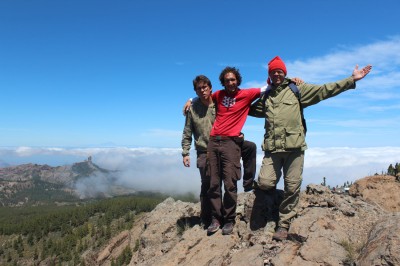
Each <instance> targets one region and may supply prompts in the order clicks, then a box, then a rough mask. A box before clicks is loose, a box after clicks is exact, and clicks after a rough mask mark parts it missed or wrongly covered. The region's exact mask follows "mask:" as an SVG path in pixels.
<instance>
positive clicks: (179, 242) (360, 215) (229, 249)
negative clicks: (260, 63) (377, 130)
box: [102, 181, 400, 266]
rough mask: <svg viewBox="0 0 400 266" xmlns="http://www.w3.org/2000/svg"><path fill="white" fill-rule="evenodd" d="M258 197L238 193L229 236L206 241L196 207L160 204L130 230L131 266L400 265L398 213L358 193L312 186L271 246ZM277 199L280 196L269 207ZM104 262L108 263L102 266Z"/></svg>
mask: <svg viewBox="0 0 400 266" xmlns="http://www.w3.org/2000/svg"><path fill="white" fill-rule="evenodd" d="M393 182H395V181H393ZM372 184H373V186H370V187H374V189H375V192H376V193H378V195H379V194H384V193H386V192H385V190H380V189H383V188H385V187H386V186H381V184H380V183H379V182H375V181H374V182H373V183H372ZM368 189H370V188H368ZM376 189H378V190H376ZM258 193H260V192H257V193H254V192H250V193H241V194H239V195H238V207H237V220H236V224H235V227H234V231H233V234H232V235H229V236H224V235H222V234H221V230H219V231H218V232H216V233H215V234H214V235H211V236H207V234H206V231H205V229H204V228H203V227H202V226H201V225H200V224H199V211H200V206H199V204H194V203H185V202H181V201H175V200H173V199H172V198H169V199H167V200H165V201H164V202H163V203H161V204H160V205H158V206H157V208H155V209H154V210H153V211H152V212H151V213H148V214H145V215H144V216H143V217H142V218H141V219H140V220H139V221H137V222H136V223H135V225H134V227H133V228H132V230H131V231H130V239H131V242H130V243H131V244H130V245H131V247H132V249H134V253H133V256H132V260H131V262H130V265H357V266H358V265H361V266H362V265H400V258H399V257H400V255H399V254H400V250H399V248H400V235H399V233H398V232H400V228H399V226H400V225H399V224H400V223H399V220H400V214H399V213H390V212H388V211H386V210H385V209H383V208H382V207H380V206H378V205H377V203H371V201H366V200H364V199H363V198H362V197H361V196H360V195H358V196H356V197H353V196H350V195H347V194H336V193H332V192H331V191H330V190H329V189H327V188H326V187H322V186H320V185H312V186H309V187H308V188H307V190H306V191H304V192H302V193H301V198H300V204H299V215H298V217H297V218H295V219H294V220H293V222H292V224H291V227H290V229H289V236H288V240H285V241H282V242H277V241H274V240H272V238H271V236H270V235H269V234H268V232H265V226H266V225H267V224H268V222H269V221H271V220H273V219H272V217H269V216H268V215H272V214H271V213H270V212H269V210H268V209H267V208H265V206H263V203H265V204H267V203H268V202H269V203H271V202H270V201H271V198H269V199H266V198H265V195H263V194H260V195H259V194H258ZM363 194H365V193H363ZM281 196H282V191H278V192H277V193H276V194H275V196H274V199H273V200H272V201H274V202H273V204H275V205H278V203H279V200H281ZM266 213H269V214H268V215H267V214H266ZM255 225H257V226H255ZM260 225H261V226H260ZM262 226H264V227H262ZM109 263H110V262H109V261H108V260H107V259H106V260H104V261H103V262H102V265H109Z"/></svg>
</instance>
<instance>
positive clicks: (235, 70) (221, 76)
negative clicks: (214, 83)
mask: <svg viewBox="0 0 400 266" xmlns="http://www.w3.org/2000/svg"><path fill="white" fill-rule="evenodd" d="M227 73H232V74H233V75H235V77H236V80H237V85H238V86H240V84H242V76H241V75H240V73H239V69H238V68H234V67H229V66H228V67H225V68H224V70H222V72H221V74H219V81H220V82H221V85H222V86H224V81H225V75H226V74H227Z"/></svg>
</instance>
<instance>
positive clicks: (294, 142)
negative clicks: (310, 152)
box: [283, 128, 304, 149]
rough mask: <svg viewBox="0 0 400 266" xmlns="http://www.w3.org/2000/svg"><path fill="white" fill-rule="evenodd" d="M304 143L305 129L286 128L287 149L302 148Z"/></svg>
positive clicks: (285, 144) (285, 145)
mask: <svg viewBox="0 0 400 266" xmlns="http://www.w3.org/2000/svg"><path fill="white" fill-rule="evenodd" d="M303 143H304V135H303V131H302V130H300V129H298V128H285V143H284V145H283V146H284V148H285V149H297V148H301V147H302V145H303Z"/></svg>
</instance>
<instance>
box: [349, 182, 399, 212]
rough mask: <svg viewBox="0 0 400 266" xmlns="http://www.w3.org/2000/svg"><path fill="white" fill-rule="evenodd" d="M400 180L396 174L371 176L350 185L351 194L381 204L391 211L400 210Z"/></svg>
mask: <svg viewBox="0 0 400 266" xmlns="http://www.w3.org/2000/svg"><path fill="white" fill-rule="evenodd" d="M399 192H400V182H398V181H397V182H396V177H394V176H379V175H378V176H369V177H365V178H363V179H360V180H358V181H357V182H356V183H355V184H353V185H352V186H351V187H350V190H349V194H350V195H352V196H353V197H361V198H363V199H364V200H366V201H368V202H370V203H372V204H375V205H377V206H380V207H381V208H383V209H385V210H387V211H389V212H400V193H399Z"/></svg>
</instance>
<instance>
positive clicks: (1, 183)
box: [0, 157, 116, 206]
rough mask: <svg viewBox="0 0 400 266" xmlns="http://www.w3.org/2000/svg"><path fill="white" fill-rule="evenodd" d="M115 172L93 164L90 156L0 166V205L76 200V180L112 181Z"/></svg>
mask: <svg viewBox="0 0 400 266" xmlns="http://www.w3.org/2000/svg"><path fill="white" fill-rule="evenodd" d="M115 174H116V172H115V171H110V170H107V169H104V168H101V167H99V166H98V165H96V164H94V163H93V162H92V158H91V157H89V158H88V159H87V160H85V161H83V162H77V163H74V164H72V165H65V166H56V167H52V166H49V165H38V164H22V165H18V166H9V167H4V168H0V206H15V205H24V204H40V202H54V201H75V200H79V198H81V197H82V195H80V194H79V192H78V191H77V189H76V184H77V182H79V181H80V180H82V179H85V178H88V177H93V176H94V177H96V176H101V177H102V178H103V179H106V180H107V181H109V182H110V183H111V184H112V183H113V180H115V177H114V175H115ZM97 196H99V195H97ZM100 196H101V195H100ZM104 196H105V195H104Z"/></svg>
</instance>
